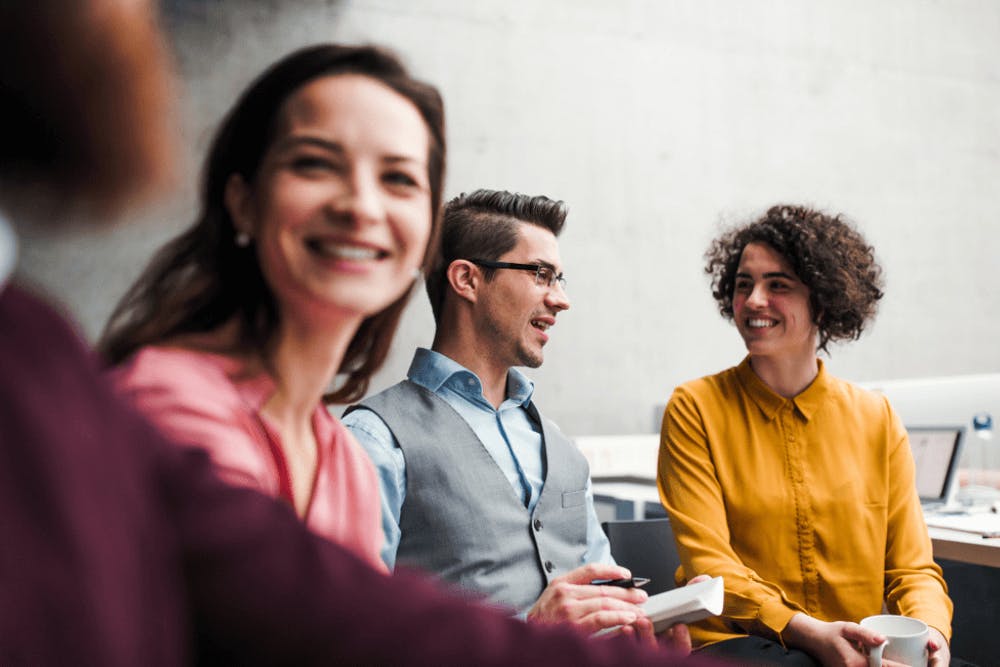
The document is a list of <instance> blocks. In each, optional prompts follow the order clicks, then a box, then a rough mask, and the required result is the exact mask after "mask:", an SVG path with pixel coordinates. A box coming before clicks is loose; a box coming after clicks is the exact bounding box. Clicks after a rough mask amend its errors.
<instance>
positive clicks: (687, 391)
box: [672, 366, 739, 400]
mask: <svg viewBox="0 0 1000 667" xmlns="http://www.w3.org/2000/svg"><path fill="white" fill-rule="evenodd" d="M737 371H738V367H736V366H734V367H732V368H727V369H726V370H724V371H721V372H719V373H713V374H711V375H704V376H702V377H700V378H696V379H694V380H688V381H687V382H684V383H682V384H680V385H678V386H677V388H676V389H674V398H678V397H687V398H691V399H698V398H707V397H709V396H719V395H725V394H729V393H732V392H733V391H736V389H737V388H738V386H739V380H738V378H737ZM672 400H673V399H672Z"/></svg>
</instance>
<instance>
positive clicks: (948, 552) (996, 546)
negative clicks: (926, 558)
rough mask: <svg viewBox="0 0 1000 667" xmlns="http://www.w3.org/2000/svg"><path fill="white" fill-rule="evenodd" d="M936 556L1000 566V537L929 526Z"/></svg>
mask: <svg viewBox="0 0 1000 667" xmlns="http://www.w3.org/2000/svg"><path fill="white" fill-rule="evenodd" d="M927 532H928V533H930V536H931V545H932V546H933V547H934V557H935V558H946V559H948V560H954V561H959V562H961V563H970V564H972V565H986V566H988V567H1000V537H993V538H983V537H980V536H979V535H973V534H972V533H963V532H959V531H957V530H947V529H945V528H931V527H928V528H927Z"/></svg>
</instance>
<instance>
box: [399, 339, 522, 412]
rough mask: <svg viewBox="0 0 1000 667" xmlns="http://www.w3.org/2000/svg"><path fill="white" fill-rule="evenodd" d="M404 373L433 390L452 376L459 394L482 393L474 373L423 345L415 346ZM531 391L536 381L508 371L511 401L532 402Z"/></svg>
mask: <svg viewBox="0 0 1000 667" xmlns="http://www.w3.org/2000/svg"><path fill="white" fill-rule="evenodd" d="M406 376H407V377H408V378H409V379H410V381H411V382H414V383H416V384H419V385H420V386H422V387H425V388H426V389H430V390H431V391H433V392H435V393H436V392H438V391H439V390H440V389H441V387H442V386H444V385H445V383H449V380H452V379H454V380H457V382H451V383H449V386H452V387H453V388H455V389H456V390H457V391H460V393H462V394H465V395H469V396H481V395H482V393H483V385H482V382H481V381H480V379H479V377H478V376H477V375H476V374H475V373H473V372H472V371H470V370H469V369H468V368H466V367H465V366H463V365H462V364H460V363H458V362H457V361H455V360H454V359H452V358H450V357H446V356H445V355H443V354H441V353H440V352H435V351H434V350H428V349H427V348H423V347H418V348H417V351H416V352H415V353H414V354H413V361H412V362H410V370H409V371H407V373H406ZM469 380H473V382H469ZM459 387H460V389H459ZM534 391H535V383H534V382H532V381H531V380H530V379H528V377H527V376H526V375H525V374H524V373H522V372H521V371H519V370H517V369H516V368H511V369H510V370H508V371H507V400H508V401H514V402H515V403H518V404H520V405H522V406H525V407H526V406H527V405H528V403H530V402H531V396H532V394H534Z"/></svg>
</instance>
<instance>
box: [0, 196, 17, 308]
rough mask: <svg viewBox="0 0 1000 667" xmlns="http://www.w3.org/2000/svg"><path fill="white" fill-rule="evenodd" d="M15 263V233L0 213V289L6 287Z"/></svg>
mask: <svg viewBox="0 0 1000 667" xmlns="http://www.w3.org/2000/svg"><path fill="white" fill-rule="evenodd" d="M16 264H17V235H16V234H15V233H14V228H13V227H11V226H10V223H8V222H7V219H6V218H5V217H4V216H3V213H0V291H3V288H4V287H6V285H7V281H8V279H9V278H10V275H11V274H12V273H14V266H15V265H16Z"/></svg>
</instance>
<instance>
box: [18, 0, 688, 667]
mask: <svg viewBox="0 0 1000 667" xmlns="http://www.w3.org/2000/svg"><path fill="white" fill-rule="evenodd" d="M169 81H170V79H169V75H168V69H167V66H166V61H165V54H164V51H163V47H162V40H161V37H160V35H159V33H158V31H157V29H156V25H155V16H154V11H153V7H152V6H151V5H150V4H149V3H147V2H142V1H140V0H120V1H119V0H92V1H81V2H74V3H65V2H61V1H58V2H57V1H56V0H37V1H36V2H33V3H4V4H3V5H2V6H0V104H2V105H3V108H4V109H5V115H6V117H5V120H6V122H5V123H4V125H3V126H2V127H0V188H2V194H0V207H2V210H3V214H2V216H0V220H4V221H3V222H0V230H2V231H0V257H2V262H0V267H2V273H0V275H2V278H0V284H2V286H0V370H2V373H0V434H2V435H0V526H3V531H4V536H3V540H2V542H0V590H2V591H3V595H2V596H0V664H4V665H21V664H32V665H38V664H42V665H63V664H82V665H108V666H115V665H138V664H145V665H181V664H191V663H194V662H200V663H205V664H209V663H212V662H219V663H226V664H296V665H306V664H384V665H388V664H407V665H441V664H478V665H510V664H516V663H518V662H520V661H522V660H523V658H524V656H531V659H532V660H533V661H535V662H538V663H541V664H550V665H616V664H620V665H626V664H631V665H658V664H659V665H663V664H675V663H678V662H680V661H681V659H680V658H677V657H676V656H672V655H671V654H669V653H663V652H655V651H652V650H650V649H648V648H646V647H644V646H641V645H638V644H636V643H635V642H632V641H628V640H622V639H611V640H605V641H594V640H587V639H585V638H582V637H580V636H579V635H578V634H577V633H575V632H574V631H573V630H571V629H569V628H565V627H562V628H551V627H539V626H532V625H526V624H524V623H520V622H517V621H514V620H510V619H506V618H504V617H503V616H502V615H499V614H496V613H494V612H491V611H489V610H486V609H482V608H477V607H474V606H471V605H468V604H466V603H464V602H460V601H458V600H456V599H454V598H452V597H449V596H446V595H444V594H442V593H440V592H438V591H436V590H435V589H434V587H433V586H432V585H430V584H428V583H426V582H425V581H423V580H420V579H417V578H412V577H406V576H397V577H396V578H394V579H390V578H388V577H386V576H384V575H382V574H379V573H378V572H376V571H374V570H373V569H372V568H371V567H369V566H368V565H366V564H365V563H363V562H362V561H361V560H359V559H358V558H357V557H355V556H354V555H352V554H351V553H350V552H348V551H347V550H345V549H343V548H342V547H339V546H337V545H335V544H333V543H330V542H327V541H325V540H323V539H322V538H320V537H317V536H315V535H314V534H312V533H310V532H309V531H308V530H307V529H306V528H305V527H304V526H303V525H302V523H301V522H300V521H299V520H298V519H297V518H296V516H295V514H294V513H293V512H292V511H291V510H290V509H289V508H288V506H287V505H285V504H282V503H279V502H276V501H275V500H273V499H271V498H268V497H266V496H264V495H262V494H260V493H258V492H256V491H253V490H250V489H245V488H238V487H231V486H229V485H227V484H225V483H224V482H222V481H221V480H220V479H219V478H218V477H217V476H216V474H215V472H214V469H213V467H212V464H211V462H210V461H209V459H208V457H207V456H206V455H205V454H204V453H203V452H202V451H200V450H198V449H196V448H183V447H178V446H176V445H173V444H170V443H168V442H166V441H165V440H164V439H163V437H162V436H161V435H160V434H159V432H158V431H157V430H156V429H155V428H153V427H152V426H151V425H149V424H148V423H147V422H146V421H145V420H144V419H143V418H141V417H139V416H138V415H137V414H135V413H134V412H132V410H131V409H129V408H128V407H126V406H125V405H123V404H122V403H121V401H120V400H118V399H116V398H115V397H114V395H113V394H112V392H111V391H110V390H109V388H108V387H107V386H106V384H105V381H104V379H103V378H102V375H101V373H100V370H99V368H98V366H97V364H96V363H95V361H94V359H93V357H92V355H91V354H90V352H89V351H88V350H87V348H86V347H85V346H84V344H83V343H82V342H81V340H80V339H79V337H78V336H77V334H76V333H75V332H74V331H73V329H72V328H71V326H70V325H68V324H67V323H66V322H65V320H63V319H62V318H61V317H60V316H59V315H58V314H57V313H56V312H55V311H54V310H53V309H52V308H51V307H50V306H47V305H46V304H45V303H44V302H43V301H41V300H39V299H38V298H37V297H35V296H32V295H31V294H30V293H28V292H27V291H26V290H24V289H23V288H21V287H20V286H18V285H17V284H16V282H15V281H12V280H11V278H10V272H11V268H12V266H13V264H14V261H15V259H14V258H15V256H16V247H15V246H16V243H15V241H14V238H15V236H14V234H13V232H12V231H11V229H10V225H9V224H8V223H7V222H6V221H5V219H6V218H8V217H16V218H18V219H19V220H20V221H21V223H20V224H23V225H31V224H35V225H38V224H42V225H44V224H51V223H53V222H54V221H55V220H56V219H61V218H65V217H76V216H79V215H81V214H87V215H88V216H89V217H92V218H95V219H110V218H111V217H112V216H113V215H114V214H116V213H120V212H121V211H122V208H123V207H124V206H125V205H126V204H128V203H132V202H136V201H138V199H139V196H140V195H142V194H149V193H150V192H151V191H152V190H154V189H155V188H157V187H161V186H163V185H164V179H165V178H166V176H167V175H168V173H169V170H170V165H171V159H172V158H171V141H172V140H173V137H172V135H171V133H170V132H169V127H168V123H167V122H166V119H167V118H168V116H167V113H168V109H167V106H166V104H165V102H166V100H167V99H169V97H170V96H171V90H170V86H169ZM71 211H72V216H71V215H70V212H71ZM691 664H695V665H696V664H706V663H704V662H698V661H697V660H692V661H691Z"/></svg>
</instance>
